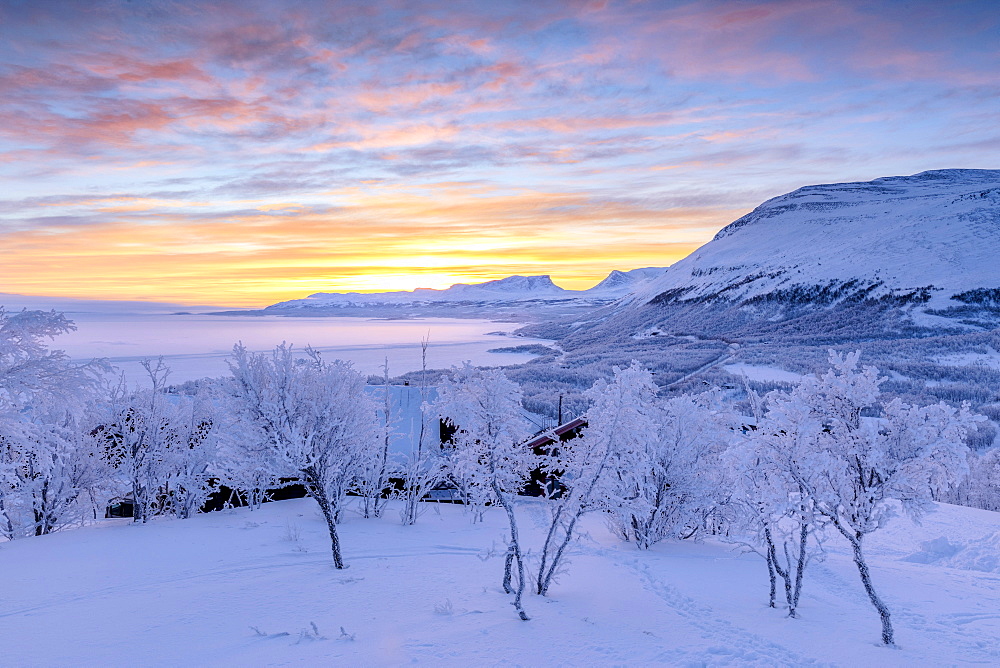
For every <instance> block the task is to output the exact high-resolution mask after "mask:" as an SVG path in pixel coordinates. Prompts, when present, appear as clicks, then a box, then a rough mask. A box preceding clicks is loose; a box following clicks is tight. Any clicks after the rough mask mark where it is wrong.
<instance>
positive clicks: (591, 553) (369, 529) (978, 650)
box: [0, 499, 1000, 666]
mask: <svg viewBox="0 0 1000 668" xmlns="http://www.w3.org/2000/svg"><path fill="white" fill-rule="evenodd" d="M542 504H543V502H541V501H538V500H527V501H525V502H523V503H521V504H519V505H518V510H517V512H518V513H519V514H520V516H521V517H522V518H523V521H522V527H523V530H524V531H525V532H526V533H527V537H526V538H525V542H526V544H528V545H529V546H532V547H536V546H537V545H538V543H539V541H540V540H541V531H542V527H543V525H544V523H545V522H544V520H545V516H546V511H545V509H544V507H543V505H542ZM396 510H398V508H397V507H390V508H389V509H388V510H387V512H386V514H385V515H384V516H383V517H382V518H381V519H367V520H366V519H362V518H360V517H359V516H358V515H356V514H355V513H353V512H348V513H347V514H346V519H345V522H344V523H343V525H342V536H343V538H342V540H343V544H344V551H345V558H346V560H347V562H348V564H349V568H348V569H347V570H346V571H337V570H335V569H334V568H333V567H332V565H331V562H330V553H329V539H328V537H327V536H326V528H325V525H324V523H323V520H322V518H321V517H320V516H319V514H318V512H317V509H316V504H315V502H313V501H312V500H310V499H298V500H291V501H281V502H275V503H270V504H265V505H264V506H263V507H262V508H261V509H260V510H258V511H254V512H250V511H249V510H248V509H245V508H243V509H237V510H231V511H222V512H216V513H209V514H206V515H199V516H196V517H193V518H191V519H189V520H174V519H166V518H161V519H159V520H156V521H154V522H152V523H151V524H148V525H144V526H134V525H131V524H130V523H129V522H130V521H129V520H104V521H101V522H98V523H97V524H96V525H92V526H89V527H86V528H84V529H79V530H72V531H65V532H62V533H58V534H53V535H50V536H43V537H40V538H34V539H30V540H19V541H14V542H13V543H4V544H2V545H0V569H2V572H4V573H5V574H6V576H5V586H4V589H3V594H2V596H0V636H2V637H3V638H5V641H4V651H3V658H2V660H0V663H3V664H4V665H17V666H28V665H32V666H42V665H74V666H125V665H136V664H141V665H147V666H177V665H204V666H233V665H244V666H256V665H302V666H307V665H371V666H389V665H401V664H406V663H418V664H426V665H449V666H462V665H507V666H516V665H520V666H543V665H546V666H549V665H577V666H579V665H594V666H611V665H652V664H661V665H691V666H693V665H704V666H724V665H759V666H776V665H778V666H802V665H812V664H817V665H843V666H876V665H877V666H942V665H958V664H982V665H995V664H996V663H998V662H1000V613H998V609H1000V568H998V567H997V566H996V562H995V561H994V562H993V568H992V569H987V570H970V569H969V568H968V567H966V568H956V567H954V566H951V565H949V563H948V561H947V559H946V558H945V557H943V556H942V555H941V554H940V553H939V552H935V551H934V549H933V546H931V547H929V548H926V549H925V548H922V544H923V543H926V542H928V541H935V540H938V544H940V540H939V539H941V538H942V537H945V538H946V539H947V541H950V544H951V545H952V546H953V548H954V547H958V548H961V547H963V546H967V545H968V546H969V547H967V548H966V549H967V550H968V551H969V552H972V551H973V550H974V549H975V545H974V544H975V541H977V540H980V539H982V538H984V537H989V536H994V540H995V535H996V533H997V532H998V531H1000V515H998V514H996V513H991V512H987V511H982V510H975V509H970V508H961V507H957V506H947V505H942V506H940V507H939V508H938V510H937V511H936V512H934V513H932V514H930V515H928V516H926V517H925V519H924V521H923V522H922V524H921V525H920V526H917V525H914V524H912V523H911V522H910V521H909V520H906V519H899V520H897V521H896V522H895V523H894V524H892V525H890V526H889V527H888V528H886V529H885V530H883V531H880V532H876V533H875V534H873V536H872V539H871V545H870V546H869V551H870V555H871V558H870V560H871V567H872V577H873V578H874V580H875V583H876V585H877V586H878V587H879V588H880V590H881V591H882V592H883V594H884V597H885V599H886V600H887V601H888V604H889V606H890V607H891V609H892V612H893V615H894V621H895V623H896V625H897V641H898V645H899V646H898V648H895V649H889V648H885V647H882V646H880V645H879V643H878V640H879V638H878V617H877V615H876V614H875V612H874V611H873V610H872V608H871V606H870V605H869V603H868V601H867V599H866V598H865V595H864V591H863V590H862V589H861V584H860V582H859V581H858V577H857V571H856V570H855V569H854V566H853V564H852V563H851V561H850V557H849V551H848V549H847V545H846V543H844V542H843V541H842V540H841V541H838V540H837V538H835V537H831V539H830V540H829V541H828V544H827V546H828V551H829V554H828V556H827V558H826V559H825V560H824V561H822V562H819V563H816V564H814V565H812V566H810V571H809V573H808V574H807V579H806V583H805V587H804V593H803V602H802V603H801V604H800V614H801V618H799V619H788V618H786V617H785V614H784V612H783V611H782V610H780V609H773V610H772V609H769V608H767V606H766V603H767V570H766V567H765V564H764V561H763V560H762V559H760V558H759V557H757V556H755V555H752V554H742V553H741V552H740V551H739V550H738V549H736V548H734V547H733V546H732V545H728V544H725V543H722V542H719V541H718V540H716V539H714V538H707V539H706V540H703V541H694V540H688V541H670V542H665V543H660V544H658V545H656V546H654V547H653V548H652V549H650V550H648V551H639V550H637V549H636V548H635V546H634V545H631V544H628V543H623V542H621V541H619V540H618V539H617V538H615V537H614V536H612V535H611V534H610V533H609V532H608V530H607V528H606V527H605V526H604V523H603V521H601V518H600V517H599V516H596V515H595V516H590V517H589V518H588V522H587V525H586V536H587V537H586V539H585V541H583V542H582V543H581V545H580V547H579V549H578V550H577V551H576V553H575V554H573V555H572V563H571V564H570V566H569V571H568V572H567V573H566V574H565V575H564V576H563V577H561V578H560V580H559V582H558V583H557V584H556V585H555V586H554V587H553V588H552V590H550V595H549V596H548V597H545V598H542V597H539V596H528V597H527V598H526V599H525V607H526V609H527V611H528V613H529V614H530V616H531V620H530V621H528V622H521V621H519V620H518V619H517V617H516V616H515V615H514V611H513V609H512V608H511V606H510V597H509V596H507V595H505V594H503V592H502V590H501V588H500V575H501V572H502V560H503V547H502V543H503V533H504V528H505V524H506V523H505V519H504V518H503V516H502V512H501V511H500V510H499V509H490V510H488V511H487V513H486V516H485V522H483V523H480V524H472V523H471V522H470V519H469V515H468V514H467V513H465V512H463V508H462V507H461V506H453V505H448V504H441V505H433V504H428V506H427V511H426V512H425V514H424V515H423V516H422V517H421V518H420V520H419V521H418V522H417V524H416V525H414V526H402V525H401V524H400V523H399V518H398V517H397V514H396V512H395V511H396ZM927 549H929V550H930V552H928V551H927ZM959 554H961V551H959ZM914 555H916V557H914ZM921 558H923V560H924V561H929V562H930V563H917V561H919V560H920V559H921ZM914 559H916V560H917V561H915V560H914ZM952 560H953V561H954V562H956V563H957V562H958V559H956V558H954V557H953V558H952ZM313 625H315V627H314V626H313Z"/></svg>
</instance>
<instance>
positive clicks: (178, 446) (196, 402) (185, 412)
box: [165, 396, 217, 519]
mask: <svg viewBox="0 0 1000 668" xmlns="http://www.w3.org/2000/svg"><path fill="white" fill-rule="evenodd" d="M171 399H172V400H173V401H172V402H171V409H172V410H170V411H169V415H168V416H167V420H168V422H169V428H170V429H171V430H172V432H173V440H172V443H171V448H170V450H169V451H168V452H167V455H166V462H165V464H166V469H167V476H168V477H167V490H166V491H167V495H168V503H169V509H170V511H171V512H173V514H174V515H176V516H177V517H179V518H181V519H185V518H188V517H191V516H192V515H194V514H195V513H197V512H199V511H200V510H201V509H202V507H203V506H204V505H205V502H206V501H207V500H208V497H209V496H210V495H211V493H212V490H213V487H212V479H213V478H214V477H215V476H214V473H213V471H214V468H215V460H216V457H217V455H216V452H215V444H216V440H215V439H213V438H212V429H213V425H214V419H213V416H212V412H213V411H212V407H211V404H209V402H207V401H206V400H205V399H204V398H199V397H189V396H173V397H171Z"/></svg>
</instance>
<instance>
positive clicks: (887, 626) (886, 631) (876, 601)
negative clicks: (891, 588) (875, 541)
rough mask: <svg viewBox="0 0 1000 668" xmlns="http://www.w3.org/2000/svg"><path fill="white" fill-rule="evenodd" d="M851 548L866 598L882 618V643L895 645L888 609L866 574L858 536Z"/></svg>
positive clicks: (865, 564) (866, 569)
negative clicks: (866, 594)
mask: <svg viewBox="0 0 1000 668" xmlns="http://www.w3.org/2000/svg"><path fill="white" fill-rule="evenodd" d="M851 547H853V548H854V563H855V565H856V566H857V567H858V573H859V574H860V575H861V584H863V585H864V587H865V592H867V593H868V598H869V599H871V602H872V605H873V606H875V609H876V610H877V611H878V614H879V617H881V618H882V642H883V643H885V644H886V645H895V642H894V641H893V634H892V622H891V621H890V620H889V608H887V607H886V605H885V603H883V602H882V599H881V598H879V596H878V594H876V593H875V588H874V587H873V586H872V578H871V574H870V573H869V572H868V563H867V562H866V561H865V556H864V553H863V552H862V551H861V536H860V535H857V536H855V537H854V538H853V539H851Z"/></svg>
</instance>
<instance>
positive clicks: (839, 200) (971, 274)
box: [632, 169, 1000, 310]
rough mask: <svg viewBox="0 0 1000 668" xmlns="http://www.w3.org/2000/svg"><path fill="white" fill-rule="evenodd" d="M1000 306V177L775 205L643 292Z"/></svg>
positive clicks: (919, 182) (857, 190) (953, 178)
mask: <svg viewBox="0 0 1000 668" xmlns="http://www.w3.org/2000/svg"><path fill="white" fill-rule="evenodd" d="M872 300H883V301H885V302H886V303H889V302H893V303H896V304H906V303H909V304H914V305H917V306H918V307H919V308H920V310H926V309H947V308H949V307H960V306H961V305H962V304H983V303H986V304H993V305H1000V170H978V169H949V170H939V171H929V172H922V173H920V174H915V175H913V176H895V177H887V178H880V179H875V180H874V181H869V182H862V183H838V184H830V185H815V186H807V187H805V188H799V189H798V190H796V191H794V192H791V193H788V194H786V195H781V196H780V197H775V198H774V199H770V200H768V201H766V202H764V203H763V204H761V205H760V206H758V207H757V208H756V209H754V210H753V211H752V212H750V213H748V214H747V215H745V216H743V217H742V218H740V219H739V220H736V221H735V222H733V223H731V224H730V225H728V226H727V227H725V228H723V229H722V230H721V231H720V232H719V233H718V234H717V235H716V236H715V238H714V239H713V240H712V241H710V242H709V243H707V244H705V245H704V246H702V247H701V248H699V249H698V250H696V251H695V252H694V253H692V254H691V255H689V256H688V257H686V258H684V259H683V260H681V261H679V262H677V263H676V264H674V265H673V266H671V267H670V268H669V269H668V270H667V271H666V272H665V273H664V275H663V276H662V277H661V278H659V279H656V280H653V281H650V282H649V283H648V284H645V285H643V286H641V287H640V288H639V289H638V290H636V291H635V293H634V295H633V297H632V301H633V302H637V303H640V304H645V303H652V304H670V303H692V302H696V303H706V302H709V303H711V302H728V303H744V304H745V303H764V302H770V303H775V304H781V303H786V304H806V303H811V304H833V303H841V302H848V303H850V302H864V301H868V302H871V301H872Z"/></svg>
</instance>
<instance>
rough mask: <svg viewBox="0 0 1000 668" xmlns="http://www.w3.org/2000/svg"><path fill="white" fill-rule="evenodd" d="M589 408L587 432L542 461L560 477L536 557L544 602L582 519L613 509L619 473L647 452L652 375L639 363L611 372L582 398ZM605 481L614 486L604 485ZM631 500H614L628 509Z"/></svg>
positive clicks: (652, 426)
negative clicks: (596, 511) (542, 541)
mask: <svg viewBox="0 0 1000 668" xmlns="http://www.w3.org/2000/svg"><path fill="white" fill-rule="evenodd" d="M585 396H586V398H587V399H588V400H589V401H590V408H589V409H588V410H587V412H586V416H585V417H586V420H587V427H586V429H585V430H584V432H583V435H582V436H580V437H579V438H575V439H570V440H568V441H565V442H562V443H559V444H558V446H557V447H556V451H555V452H554V453H553V454H552V455H551V456H549V457H547V458H546V462H545V467H546V468H547V469H548V471H549V472H550V475H553V476H558V480H559V484H558V486H557V487H556V490H554V491H557V494H558V496H557V498H554V499H552V500H551V501H550V506H549V510H550V513H551V515H550V521H549V528H548V531H547V532H546V534H545V541H544V543H543V544H542V549H541V554H540V555H539V566H538V574H537V577H536V580H535V593H537V594H540V595H542V596H544V595H545V594H546V593H547V592H548V590H549V587H551V586H552V583H553V581H554V578H555V577H556V575H557V574H558V573H559V572H560V569H562V568H563V567H564V560H565V557H566V550H567V548H568V547H569V545H570V542H571V541H572V539H573V537H574V531H575V530H576V525H577V522H578V521H579V519H580V517H581V516H582V515H583V514H584V513H586V512H588V511H590V510H594V509H597V508H601V507H604V508H607V507H608V506H609V505H614V502H613V501H612V500H613V499H615V498H616V496H615V495H616V493H617V492H620V491H622V490H624V489H625V488H624V487H620V486H619V485H618V484H617V482H618V481H619V480H620V479H621V475H620V473H619V472H618V470H617V469H618V468H619V467H628V466H630V465H631V462H632V461H633V460H634V459H635V458H636V453H644V452H645V451H646V450H647V448H648V447H650V445H649V443H648V442H647V439H648V438H649V436H650V435H651V434H656V433H657V430H658V427H659V424H658V422H657V420H658V418H659V412H658V410H657V406H656V402H657V400H656V385H655V384H654V383H653V377H652V375H651V374H650V373H649V372H648V371H647V370H646V369H644V368H643V367H642V366H641V365H639V363H638V362H633V363H632V365H631V366H629V367H627V368H625V369H622V368H618V367H615V369H614V376H613V378H612V379H611V380H610V381H607V380H604V379H599V380H598V381H597V382H595V383H594V385H593V387H591V388H590V390H588V391H587V392H586V395H585ZM607 475H611V476H612V477H613V481H611V482H609V481H608V480H607ZM630 501H631V499H630V498H629V499H618V500H617V502H618V503H622V504H626V503H629V502H630Z"/></svg>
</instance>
